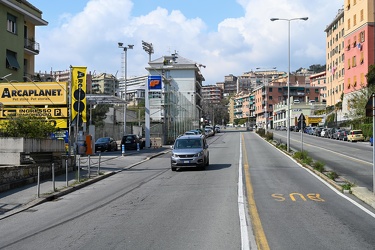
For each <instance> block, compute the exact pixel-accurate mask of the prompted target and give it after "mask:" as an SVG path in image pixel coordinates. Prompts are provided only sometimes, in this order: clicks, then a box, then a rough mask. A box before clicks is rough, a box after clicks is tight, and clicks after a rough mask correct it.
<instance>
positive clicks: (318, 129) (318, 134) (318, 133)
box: [313, 127, 323, 136]
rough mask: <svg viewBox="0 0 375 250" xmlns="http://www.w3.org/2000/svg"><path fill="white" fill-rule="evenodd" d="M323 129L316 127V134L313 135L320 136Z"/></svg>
mask: <svg viewBox="0 0 375 250" xmlns="http://www.w3.org/2000/svg"><path fill="white" fill-rule="evenodd" d="M322 129H323V128H322V127H316V128H315V129H314V133H313V135H315V136H320V133H321V132H322Z"/></svg>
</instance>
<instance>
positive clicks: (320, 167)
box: [312, 161, 324, 173]
mask: <svg viewBox="0 0 375 250" xmlns="http://www.w3.org/2000/svg"><path fill="white" fill-rule="evenodd" d="M312 167H313V168H314V169H315V170H317V171H319V172H321V173H323V171H324V163H323V162H320V161H316V162H314V163H313V166H312Z"/></svg>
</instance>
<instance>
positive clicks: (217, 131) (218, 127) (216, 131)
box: [215, 125, 221, 133]
mask: <svg viewBox="0 0 375 250" xmlns="http://www.w3.org/2000/svg"><path fill="white" fill-rule="evenodd" d="M220 132H221V131H220V126H219V125H216V126H215V133H220Z"/></svg>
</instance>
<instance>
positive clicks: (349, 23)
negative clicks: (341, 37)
mask: <svg viewBox="0 0 375 250" xmlns="http://www.w3.org/2000/svg"><path fill="white" fill-rule="evenodd" d="M348 29H350V18H349V19H348Z"/></svg>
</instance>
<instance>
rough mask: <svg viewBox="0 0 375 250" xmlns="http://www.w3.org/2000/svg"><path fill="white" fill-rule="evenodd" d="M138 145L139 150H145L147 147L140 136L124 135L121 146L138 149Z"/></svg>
mask: <svg viewBox="0 0 375 250" xmlns="http://www.w3.org/2000/svg"><path fill="white" fill-rule="evenodd" d="M138 144H139V149H143V148H144V147H145V141H144V140H143V139H142V138H141V137H140V136H138V135H134V134H129V135H124V136H123V137H122V139H121V145H125V149H137V148H138V146H137V145H138Z"/></svg>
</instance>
